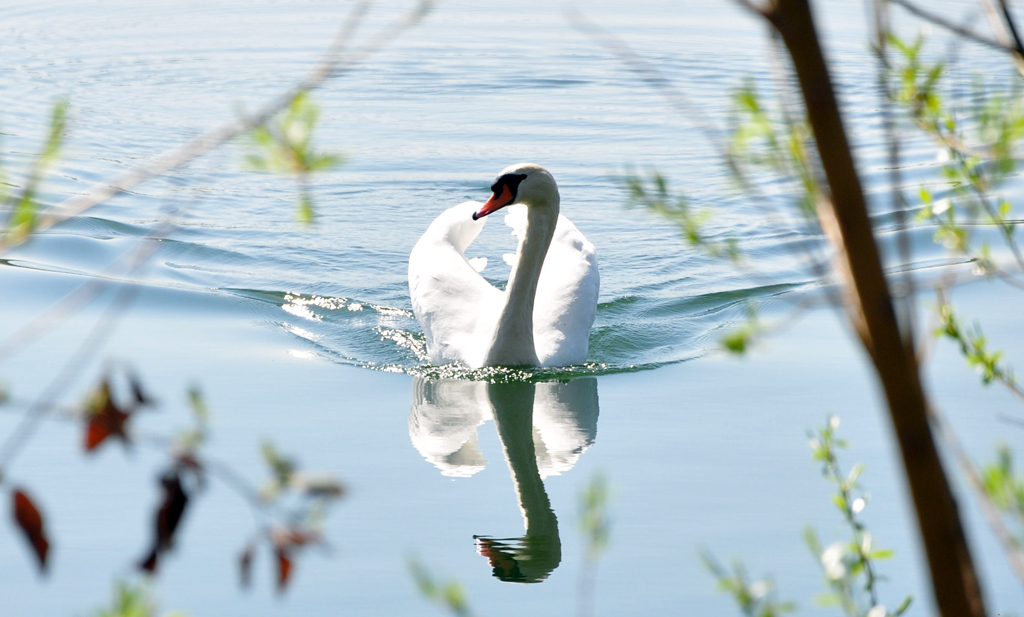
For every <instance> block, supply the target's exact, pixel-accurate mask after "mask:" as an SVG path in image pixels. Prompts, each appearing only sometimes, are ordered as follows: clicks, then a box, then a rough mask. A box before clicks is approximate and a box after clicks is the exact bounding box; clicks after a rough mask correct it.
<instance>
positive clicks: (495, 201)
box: [473, 184, 512, 221]
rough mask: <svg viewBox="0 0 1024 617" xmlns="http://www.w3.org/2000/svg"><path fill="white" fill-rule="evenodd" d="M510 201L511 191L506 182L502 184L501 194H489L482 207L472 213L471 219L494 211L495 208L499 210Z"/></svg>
mask: <svg viewBox="0 0 1024 617" xmlns="http://www.w3.org/2000/svg"><path fill="white" fill-rule="evenodd" d="M510 203H512V191H510V190H508V185H507V184H502V185H501V196H498V194H497V193H495V194H493V195H491V198H490V199H488V200H487V203H485V204H484V207H482V208H480V211H479V212H474V213H473V220H474V221H475V220H477V219H478V218H480V217H481V216H487V215H488V214H490V213H492V212H494V211H495V210H500V209H502V208H504V207H505V206H507V205H509V204H510Z"/></svg>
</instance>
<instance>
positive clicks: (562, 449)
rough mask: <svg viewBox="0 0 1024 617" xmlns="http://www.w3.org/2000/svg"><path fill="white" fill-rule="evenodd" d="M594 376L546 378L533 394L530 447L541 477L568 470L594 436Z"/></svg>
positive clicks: (595, 430) (595, 421) (596, 410)
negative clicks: (535, 456)
mask: <svg viewBox="0 0 1024 617" xmlns="http://www.w3.org/2000/svg"><path fill="white" fill-rule="evenodd" d="M597 416H598V402H597V379H595V378H593V377H583V378H580V379H574V380H572V381H570V382H569V383H561V382H557V381H546V382H541V383H538V384H537V385H536V391H535V394H534V397H533V431H534V449H535V450H536V452H537V468H538V469H539V470H540V475H541V477H542V478H546V477H548V476H557V475H558V474H560V473H562V472H565V471H568V470H570V469H572V467H573V465H575V464H576V461H577V459H579V457H580V455H581V454H583V453H584V452H585V451H586V450H587V448H589V447H590V446H591V444H593V443H594V439H595V438H596V437H597Z"/></svg>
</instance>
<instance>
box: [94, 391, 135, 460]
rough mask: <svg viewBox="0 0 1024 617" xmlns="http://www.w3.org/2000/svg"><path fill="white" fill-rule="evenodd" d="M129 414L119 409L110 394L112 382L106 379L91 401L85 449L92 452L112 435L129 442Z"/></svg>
mask: <svg viewBox="0 0 1024 617" xmlns="http://www.w3.org/2000/svg"><path fill="white" fill-rule="evenodd" d="M128 418H129V414H128V413H125V412H124V411H121V410H120V409H118V407H117V405H116V404H115V403H114V399H113V397H111V395H110V384H109V383H108V382H106V381H104V382H103V383H102V384H100V387H99V389H98V390H97V391H96V393H95V394H94V395H93V398H92V400H91V401H90V402H89V410H88V415H87V417H86V425H85V451H86V452H92V451H93V450H95V449H96V448H98V447H99V445H100V444H102V443H103V442H104V441H106V439H107V437H110V436H111V435H113V436H115V437H119V438H120V439H121V440H122V441H124V442H127V441H128V436H127V435H126V434H125V431H124V425H125V422H127V420H128Z"/></svg>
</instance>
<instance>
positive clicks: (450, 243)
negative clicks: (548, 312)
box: [409, 201, 502, 366]
mask: <svg viewBox="0 0 1024 617" xmlns="http://www.w3.org/2000/svg"><path fill="white" fill-rule="evenodd" d="M479 207H480V204H479V203H478V202H472V201H470V202H465V203H462V204H459V205H458V206H454V207H452V208H449V209H448V210H446V211H445V212H443V213H442V214H441V215H440V216H438V217H437V218H436V219H435V220H434V222H433V223H431V225H430V227H429V228H428V229H427V231H426V233H424V234H423V236H422V237H421V238H420V240H419V241H418V242H417V243H416V246H415V247H413V249H412V253H411V254H410V255H409V297H410V299H411V300H412V306H413V312H414V313H415V314H416V317H417V319H419V321H420V325H421V326H422V327H423V332H424V334H425V335H426V337H427V348H428V350H429V351H430V358H429V359H430V361H431V362H432V363H434V364H443V363H446V362H456V361H457V362H462V363H464V364H468V365H470V366H479V365H481V364H482V363H483V355H484V353H485V352H486V349H485V347H486V345H487V344H488V343H489V342H490V336H491V334H492V333H493V331H494V324H495V323H496V321H497V315H498V313H499V312H500V310H501V301H502V293H501V292H500V291H499V290H498V289H496V288H495V287H494V286H493V285H491V284H490V283H488V282H487V281H486V280H484V278H483V277H482V276H480V274H479V272H478V271H477V268H476V267H474V266H480V269H482V265H483V264H482V263H480V262H475V263H470V261H469V260H467V259H466V257H465V251H466V248H467V247H469V245H470V244H471V243H472V242H473V240H475V239H476V237H477V235H479V234H480V231H481V229H483V226H484V223H485V222H486V219H480V220H478V221H474V220H473V218H472V213H473V212H475V211H476V209H477V208H479Z"/></svg>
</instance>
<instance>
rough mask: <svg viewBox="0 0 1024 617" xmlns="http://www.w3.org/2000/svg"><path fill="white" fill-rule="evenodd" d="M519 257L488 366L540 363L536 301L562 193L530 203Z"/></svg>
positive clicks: (507, 290)
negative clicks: (543, 201)
mask: <svg viewBox="0 0 1024 617" xmlns="http://www.w3.org/2000/svg"><path fill="white" fill-rule="evenodd" d="M526 212H527V215H526V230H525V232H524V233H523V240H522V246H521V247H520V249H519V260H518V262H517V263H516V266H515V267H514V268H513V269H512V274H511V275H509V278H508V286H507V287H506V288H505V307H504V309H502V311H501V317H499V318H498V326H497V328H496V329H495V331H494V339H493V340H492V342H491V348H490V351H488V353H487V361H486V362H485V364H486V365H487V366H499V365H500V366H537V365H538V364H540V361H539V360H538V359H537V348H536V347H535V346H534V343H533V303H534V298H535V297H536V295H537V281H538V280H540V270H541V267H542V266H543V265H544V257H545V256H546V255H547V252H548V247H549V246H551V238H552V236H554V235H555V225H556V223H557V222H558V194H557V193H556V194H555V195H554V196H553V199H552V200H551V201H550V202H549V203H547V204H537V205H533V204H528V205H527V211H526Z"/></svg>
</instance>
